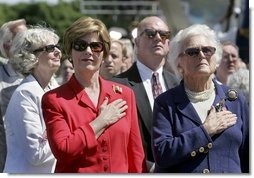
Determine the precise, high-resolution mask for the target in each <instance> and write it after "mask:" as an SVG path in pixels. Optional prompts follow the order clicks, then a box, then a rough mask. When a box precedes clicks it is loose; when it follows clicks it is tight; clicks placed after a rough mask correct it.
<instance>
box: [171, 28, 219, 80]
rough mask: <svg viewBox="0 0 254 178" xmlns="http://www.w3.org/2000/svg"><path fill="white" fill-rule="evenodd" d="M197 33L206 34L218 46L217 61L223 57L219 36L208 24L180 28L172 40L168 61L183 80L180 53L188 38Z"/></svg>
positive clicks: (177, 75)
mask: <svg viewBox="0 0 254 178" xmlns="http://www.w3.org/2000/svg"><path fill="white" fill-rule="evenodd" d="M197 35H201V36H205V37H206V38H207V39H208V40H209V42H210V43H211V44H212V45H213V46H214V47H215V48H216V52H215V57H216V62H217V60H220V58H221V55H222V47H221V43H220V41H219V39H218V38H217V36H216V34H215V32H214V31H213V30H212V29H211V28H209V27H208V26H207V25H202V24H194V25H191V26H190V27H188V28H185V29H183V30H180V31H179V32H178V33H177V34H176V36H175V37H174V38H173V40H172V41H171V42H170V45H169V46H170V47H169V55H168V62H169V64H170V66H171V67H172V69H173V71H174V73H175V75H176V77H177V78H178V80H181V79H182V77H183V76H182V74H181V72H180V71H179V70H178V64H179V61H180V58H179V55H180V54H181V52H182V50H183V48H184V45H185V41H186V39H188V38H190V37H193V36H197Z"/></svg>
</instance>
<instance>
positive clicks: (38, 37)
mask: <svg viewBox="0 0 254 178" xmlns="http://www.w3.org/2000/svg"><path fill="white" fill-rule="evenodd" d="M58 41H59V37H58V35H57V34H56V33H55V32H54V30H52V29H48V28H45V27H42V26H31V27H30V28H29V29H28V30H27V31H25V32H23V33H19V34H17V36H16V37H15V38H14V40H13V45H12V47H11V49H10V51H11V53H12V54H13V57H12V60H11V64H12V66H13V68H14V69H15V70H16V71H17V72H19V73H20V74H22V75H23V76H25V78H24V80H23V81H22V82H21V83H20V85H19V86H18V88H17V89H16V90H15V91H14V93H13V95H12V97H11V100H10V102H9V105H8V107H7V110H6V115H5V120H4V124H5V128H6V141H7V158H6V163H5V168H4V172H5V173H50V172H52V169H54V165H55V158H54V156H53V154H52V152H51V149H50V147H49V144H48V140H47V134H46V127H45V123H44V120H43V115H42V110H41V98H42V95H43V94H44V93H45V92H46V91H48V90H50V89H52V88H54V87H56V86H52V84H51V80H52V78H53V76H54V74H55V72H56V71H57V70H58V68H59V67H60V61H61V56H62V53H61V51H60V47H59V45H58Z"/></svg>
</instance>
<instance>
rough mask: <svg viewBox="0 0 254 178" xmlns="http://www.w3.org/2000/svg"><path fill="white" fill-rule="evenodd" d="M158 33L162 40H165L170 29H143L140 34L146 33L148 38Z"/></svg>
mask: <svg viewBox="0 0 254 178" xmlns="http://www.w3.org/2000/svg"><path fill="white" fill-rule="evenodd" d="M157 33H159V35H160V37H161V39H162V40H166V39H169V38H170V31H161V30H152V29H145V30H144V31H143V32H142V33H140V36H141V35H143V34H146V36H148V38H150V39H153V38H154V37H155V36H156V34H157Z"/></svg>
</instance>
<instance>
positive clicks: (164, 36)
mask: <svg viewBox="0 0 254 178" xmlns="http://www.w3.org/2000/svg"><path fill="white" fill-rule="evenodd" d="M169 38H170V31H169V27H168V26H167V24H166V23H165V22H164V21H163V20H162V19H161V18H159V17H156V16H150V17H146V18H144V19H143V20H142V21H141V22H140V23H139V25H138V31H137V38H136V39H135V47H136V56H137V62H135V63H134V64H133V65H132V67H131V68H130V69H129V70H127V71H126V72H124V73H122V74H120V75H118V76H116V77H114V78H113V79H112V80H113V81H116V82H119V83H122V84H124V85H127V86H130V87H131V88H132V89H133V90H134V92H135V96H136V103H137V109H138V117H139V125H140V131H141V134H142V139H143V146H144V151H145V153H146V160H147V161H146V163H147V170H148V171H149V172H153V171H154V158H153V154H152V149H151V124H152V117H153V116H152V110H153V103H154V96H153V91H152V83H153V82H152V80H151V79H152V75H153V74H154V73H155V72H157V73H158V74H159V83H160V85H161V89H162V92H164V91H166V90H167V89H170V88H172V87H174V86H176V85H177V84H178V81H177V80H176V78H175V76H174V75H173V74H172V73H170V72H169V71H167V70H166V67H165V64H166V60H167V54H168V52H169V42H170V40H169Z"/></svg>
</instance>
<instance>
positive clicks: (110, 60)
mask: <svg viewBox="0 0 254 178" xmlns="http://www.w3.org/2000/svg"><path fill="white" fill-rule="evenodd" d="M123 50H124V45H123V43H122V42H121V41H119V40H113V41H112V42H111V48H110V51H109V56H108V57H106V58H105V59H104V60H103V61H102V64H101V69H100V75H101V76H102V77H103V78H104V79H110V78H112V77H113V76H115V75H118V74H120V73H121V72H122V67H123V66H124V65H125V64H124V53H123Z"/></svg>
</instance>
